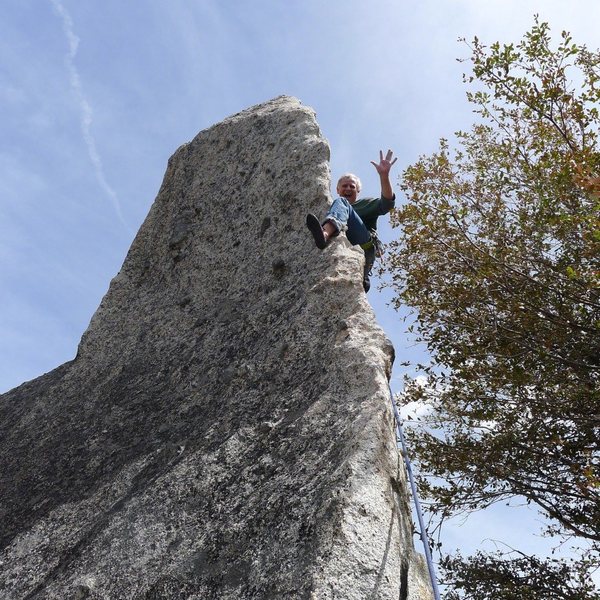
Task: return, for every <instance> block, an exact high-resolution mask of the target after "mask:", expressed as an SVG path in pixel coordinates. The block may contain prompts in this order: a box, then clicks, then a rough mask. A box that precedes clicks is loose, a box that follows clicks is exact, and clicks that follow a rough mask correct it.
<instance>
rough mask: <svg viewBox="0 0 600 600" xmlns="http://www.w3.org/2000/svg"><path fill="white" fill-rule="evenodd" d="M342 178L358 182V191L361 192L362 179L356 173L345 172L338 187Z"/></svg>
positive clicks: (340, 179) (338, 182) (338, 183)
mask: <svg viewBox="0 0 600 600" xmlns="http://www.w3.org/2000/svg"><path fill="white" fill-rule="evenodd" d="M342 179H352V180H353V181H354V183H355V184H356V191H357V192H360V189H361V188H362V183H361V182H360V179H359V178H358V177H357V176H356V175H355V174H354V173H344V174H343V175H342V176H341V177H340V178H339V179H338V181H337V185H336V189H337V186H338V185H340V182H341V181H342Z"/></svg>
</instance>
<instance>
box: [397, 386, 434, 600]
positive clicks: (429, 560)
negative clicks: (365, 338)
mask: <svg viewBox="0 0 600 600" xmlns="http://www.w3.org/2000/svg"><path fill="white" fill-rule="evenodd" d="M388 387H389V389H390V399H391V401H392V408H393V410H394V416H395V417H396V435H397V436H398V437H397V441H396V443H398V440H400V444H399V445H398V449H399V450H400V452H401V454H402V456H403V457H404V464H405V465H406V472H407V473H408V480H409V482H410V489H411V491H412V497H413V501H414V503H415V509H416V513H417V519H418V521H419V529H420V532H419V536H420V538H421V541H422V542H423V548H424V549H425V559H426V560H427V568H428V570H429V577H430V579H431V587H432V589H433V597H434V598H435V600H440V591H439V589H438V585H437V577H436V574H435V567H434V566H433V558H432V557H431V549H430V548H429V540H428V539H427V531H426V529H425V521H424V519H423V510H422V509H421V502H420V501H419V494H418V493H417V485H416V483H415V478H414V476H413V471H412V465H411V462H410V458H409V456H408V451H407V449H406V441H405V439H404V432H403V431H402V420H401V419H400V413H399V412H398V407H397V406H396V402H394V394H393V393H392V387H391V386H390V385H389V384H388Z"/></svg>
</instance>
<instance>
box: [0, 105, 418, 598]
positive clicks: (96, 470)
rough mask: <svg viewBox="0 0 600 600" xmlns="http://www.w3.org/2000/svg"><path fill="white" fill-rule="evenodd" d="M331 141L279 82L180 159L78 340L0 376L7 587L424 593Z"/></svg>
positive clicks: (59, 594) (112, 592)
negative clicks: (321, 225) (317, 223)
mask: <svg viewBox="0 0 600 600" xmlns="http://www.w3.org/2000/svg"><path fill="white" fill-rule="evenodd" d="M328 158H329V148H328V145H327V142H326V141H325V139H324V138H323V137H322V136H321V133H320V131H319V127H318V125H317V123H316V121H315V116H314V113H313V111H312V110H311V109H309V108H306V107H304V106H302V105H301V104H300V103H299V102H298V101H297V100H296V99H294V98H288V97H281V98H277V99H275V100H273V101H271V102H267V103H265V104H262V105H259V106H256V107H253V108H251V109H248V110H247V111H244V112H242V113H240V114H238V115H235V116H233V117H231V118H229V119H226V120H225V121H223V122H222V123H220V124H218V125H216V126H214V127H211V128H210V129H207V130H205V131H202V132H201V133H200V134H199V135H198V136H197V137H196V138H195V139H194V140H193V141H192V142H190V143H189V144H185V145H184V146H182V147H181V148H179V150H177V152H176V153H175V155H174V156H173V157H172V158H171V160H170V161H169V165H168V169H167V172H166V175H165V178H164V182H163V184H162V187H161V189H160V191H159V194H158V197H157V199H156V201H155V202H154V205H153V206H152V209H151V210H150V213H149V215H148V217H147V219H146V221H145V223H144V224H143V226H142V228H141V229H140V231H139V233H138V235H137V237H136V238H135V241H134V242H133V244H132V246H131V249H130V251H129V253H128V256H127V258H126V260H125V263H124V264H123V267H122V269H121V271H120V273H119V274H118V275H117V276H116V277H115V278H114V279H113V281H112V282H111V285H110V289H109V291H108V293H107V294H106V296H105V297H104V299H103V300H102V303H101V305H100V307H99V308H98V310H97V312H96V314H95V315H94V317H93V318H92V321H91V323H90V326H89V328H88V330H87V331H86V333H85V334H84V336H83V338H82V340H81V343H80V346H79V349H78V353H77V357H76V358H75V360H73V361H71V362H69V363H66V364H64V365H62V366H60V367H58V368H57V369H55V370H54V371H52V372H50V373H48V374H46V375H43V376H41V377H39V378H38V379H35V380H33V381H31V382H28V383H25V384H23V385H22V386H20V387H18V388H16V389H14V390H12V391H10V392H8V393H7V394H4V395H3V396H1V397H0V490H1V497H0V549H1V553H0V597H1V598H3V599H6V600H8V599H11V600H12V599H18V600H22V599H24V598H28V599H29V598H31V599H33V598H40V599H41V598H48V599H61V600H62V599H65V598H72V599H83V598H89V599H113V598H114V599H130V598H131V599H142V598H144V599H158V598H167V599H175V598H177V599H180V598H181V599H183V598H186V599H199V600H200V599H202V600H206V599H234V598H235V599H236V600H240V599H250V598H282V599H283V598H285V599H294V598H311V599H319V600H320V599H334V598H335V599H344V600H350V599H357V600H359V599H360V600H364V599H366V598H382V599H384V598H385V599H390V600H392V599H394V600H397V599H398V598H400V599H404V598H410V599H412V600H416V599H417V598H429V597H430V593H429V590H428V587H427V584H426V577H425V575H424V572H423V565H422V561H421V560H420V557H419V556H418V555H416V554H415V552H414V550H413V542H412V524H411V519H410V511H409V506H408V501H407V493H406V486H405V481H404V475H403V469H402V465H401V462H400V461H401V459H400V456H399V454H398V452H397V450H396V445H395V436H394V430H393V420H392V415H391V410H390V405H389V397H388V387H387V378H388V375H389V372H390V369H391V363H392V360H393V357H392V354H393V350H392V348H391V345H390V343H389V342H388V341H387V339H386V337H385V335H384V333H383V332H382V331H381V329H380V328H379V327H378V326H377V325H376V323H375V319H374V315H373V312H372V310H371V308H370V306H369V304H368V302H367V299H366V296H365V294H364V293H363V291H362V284H361V273H362V260H363V258H362V253H361V251H359V250H356V249H353V248H351V247H350V246H349V244H348V243H347V241H346V240H345V239H340V240H337V241H336V242H335V243H334V244H332V245H331V246H330V247H328V248H327V249H326V250H325V251H323V252H320V251H319V250H317V249H316V248H315V247H314V244H313V242H312V239H311V237H310V235H309V234H308V232H307V230H306V228H305V224H304V219H305V215H306V213H307V212H308V211H312V212H315V213H317V214H319V215H322V214H323V213H324V211H325V210H326V208H327V205H328V203H329V202H330V201H331V199H330V197H329V191H328V190H329V167H328Z"/></svg>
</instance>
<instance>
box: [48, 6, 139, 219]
mask: <svg viewBox="0 0 600 600" xmlns="http://www.w3.org/2000/svg"><path fill="white" fill-rule="evenodd" d="M50 1H51V2H52V5H53V6H54V10H55V11H56V13H57V14H58V16H59V17H60V18H61V20H62V25H63V31H64V33H65V37H66V38H67V42H68V44H69V51H68V53H67V57H66V62H67V68H68V69H69V76H70V81H71V88H72V90H73V92H74V93H75V96H76V98H77V102H78V104H79V110H80V113H81V118H80V124H81V132H82V134H83V140H84V142H85V145H86V146H87V150H88V154H89V156H90V160H91V161H92V165H93V167H94V172H95V174H96V179H97V180H98V183H99V184H100V187H101V188H102V189H103V190H104V191H105V192H106V195H107V196H108V197H109V198H110V200H111V202H112V205H113V207H114V209H115V212H116V213H117V217H119V220H120V221H121V223H123V225H125V226H127V223H126V222H125V219H124V218H123V212H122V210H121V203H120V202H119V198H118V196H117V194H116V192H115V191H114V190H113V189H112V187H110V185H109V183H108V181H106V176H105V175H104V168H103V166H102V160H101V159H100V155H99V154H98V150H97V149H96V141H95V140H94V136H93V135H92V132H91V125H92V107H91V106H90V104H89V102H88V101H87V100H86V98H85V96H84V94H83V89H82V87H81V79H80V77H79V73H78V71H77V68H76V67H75V55H76V54H77V48H78V46H79V38H78V37H77V36H76V35H75V33H74V31H73V20H72V19H71V16H70V15H69V13H68V12H67V10H66V9H65V7H64V6H63V5H62V4H61V2H60V0H50Z"/></svg>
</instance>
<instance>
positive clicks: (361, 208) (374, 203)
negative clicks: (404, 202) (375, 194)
mask: <svg viewBox="0 0 600 600" xmlns="http://www.w3.org/2000/svg"><path fill="white" fill-rule="evenodd" d="M395 202H396V196H395V195H394V197H393V198H392V199H391V200H388V199H387V198H383V197H381V198H359V199H358V200H357V201H356V202H355V203H354V204H353V205H352V208H353V209H354V210H355V211H356V213H357V214H358V216H359V217H360V218H361V219H362V222H363V223H364V224H365V227H366V228H367V229H368V230H369V231H376V230H377V218H378V217H380V216H381V215H385V214H387V213H389V212H390V210H392V208H394V205H395Z"/></svg>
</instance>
